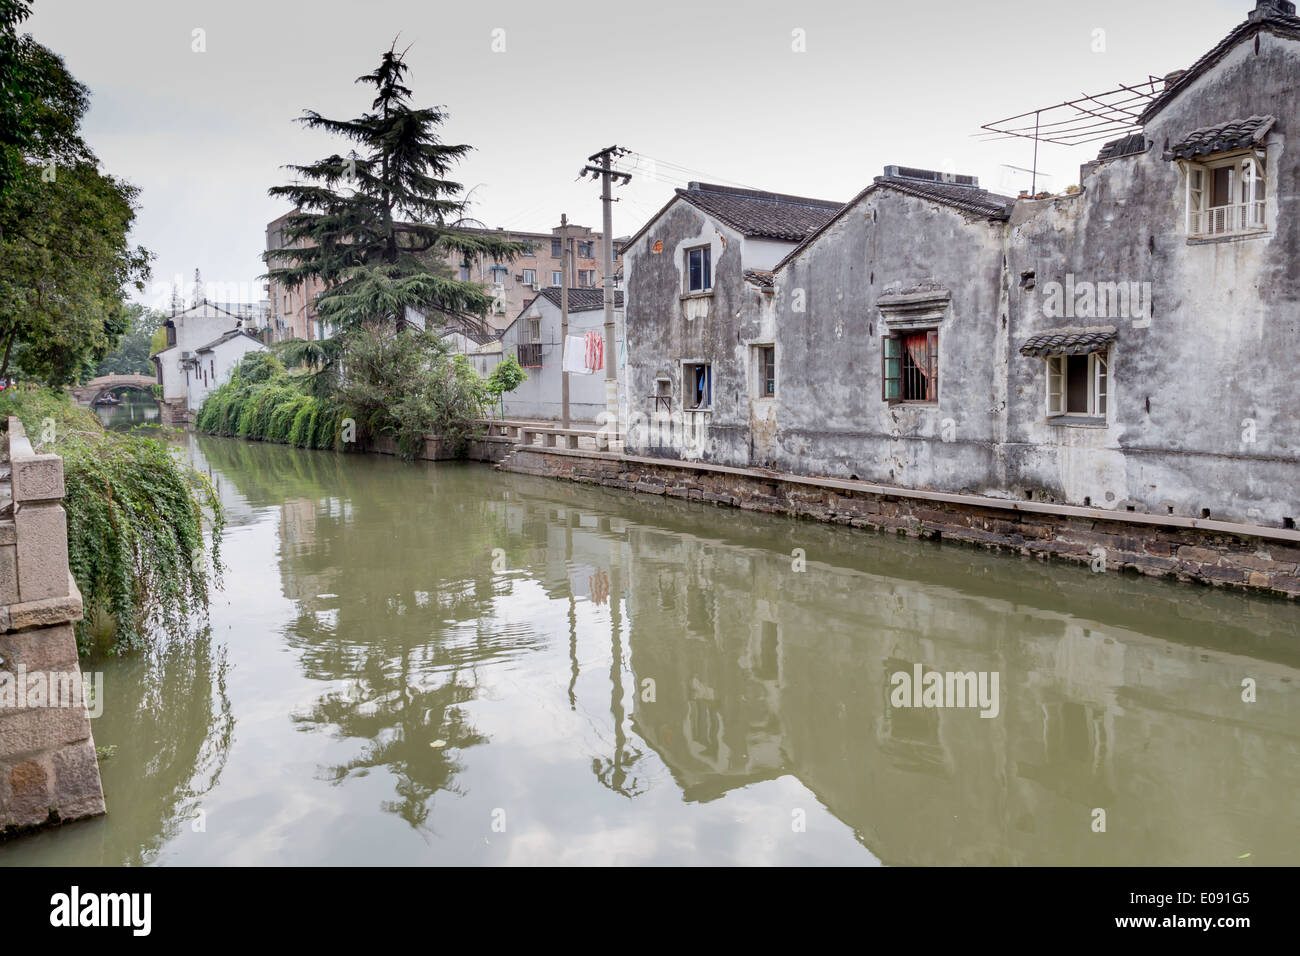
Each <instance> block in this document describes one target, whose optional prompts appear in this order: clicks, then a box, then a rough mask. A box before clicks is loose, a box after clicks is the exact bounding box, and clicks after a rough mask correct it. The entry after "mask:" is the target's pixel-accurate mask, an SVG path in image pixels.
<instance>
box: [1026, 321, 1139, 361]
mask: <svg viewBox="0 0 1300 956" xmlns="http://www.w3.org/2000/svg"><path fill="white" fill-rule="evenodd" d="M1117 334H1118V332H1117V330H1116V329H1115V326H1113V325H1094V326H1088V327H1086V328H1077V327H1076V328H1062V329H1049V330H1048V331H1046V332H1039V333H1038V334H1037V335H1031V336H1030V337H1029V338H1028V339H1026V340H1025V344H1024V345H1022V346H1020V354H1021V355H1028V356H1033V357H1037V358H1042V357H1043V356H1045V355H1087V354H1088V353H1089V352H1095V351H1097V350H1098V349H1100V348H1105V347H1106V346H1107V345H1109V344H1110V343H1111V342H1114V341H1115V338H1116V335H1117Z"/></svg>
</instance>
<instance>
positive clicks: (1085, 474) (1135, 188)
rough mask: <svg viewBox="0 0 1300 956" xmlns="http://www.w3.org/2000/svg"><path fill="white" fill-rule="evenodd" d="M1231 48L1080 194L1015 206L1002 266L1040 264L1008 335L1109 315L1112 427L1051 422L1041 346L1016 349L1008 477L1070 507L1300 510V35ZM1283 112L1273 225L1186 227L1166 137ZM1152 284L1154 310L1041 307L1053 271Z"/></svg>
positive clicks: (1020, 268)
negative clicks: (1128, 312) (1223, 233)
mask: <svg viewBox="0 0 1300 956" xmlns="http://www.w3.org/2000/svg"><path fill="white" fill-rule="evenodd" d="M1258 39H1259V47H1258V52H1257V51H1256V48H1255V43H1254V41H1253V40H1247V41H1246V42H1243V43H1241V44H1240V45H1238V46H1237V47H1236V48H1234V49H1233V50H1232V51H1231V52H1230V53H1229V54H1228V55H1227V57H1226V58H1225V59H1224V60H1223V61H1222V62H1221V63H1220V64H1219V65H1217V66H1216V67H1215V68H1214V69H1213V70H1211V71H1210V72H1208V73H1207V74H1205V75H1203V76H1201V77H1200V78H1198V79H1196V80H1195V81H1193V82H1192V83H1191V84H1190V86H1189V87H1188V88H1187V89H1186V90H1184V91H1183V92H1182V93H1181V94H1180V95H1179V96H1177V97H1176V98H1174V99H1173V100H1171V101H1170V102H1169V104H1168V105H1167V106H1165V107H1164V108H1163V109H1161V110H1160V111H1159V112H1158V113H1156V114H1155V116H1154V117H1152V118H1151V120H1150V121H1149V122H1148V124H1147V126H1146V128H1145V136H1146V139H1147V140H1148V142H1149V143H1150V144H1151V146H1150V148H1149V149H1148V150H1147V151H1146V152H1145V153H1142V154H1139V155H1136V156H1130V157H1125V158H1122V159H1116V160H1112V161H1109V162H1106V163H1103V164H1089V166H1086V167H1085V169H1084V176H1083V181H1082V185H1083V187H1084V191H1083V193H1082V194H1081V195H1080V196H1078V197H1073V198H1065V199H1058V200H1044V201H1040V202H1031V203H1019V204H1018V205H1017V208H1016V215H1015V218H1014V219H1013V221H1012V224H1011V229H1010V232H1009V235H1008V267H1007V268H1008V272H1009V274H1010V276H1012V277H1014V278H1015V279H1017V280H1018V277H1019V276H1020V275H1021V274H1022V273H1023V272H1026V271H1033V272H1034V273H1035V276H1034V283H1035V286H1036V288H1035V289H1033V290H1023V289H1020V288H1019V284H1018V281H1017V284H1016V287H1015V291H1013V293H1012V294H1011V297H1010V302H1009V319H1010V328H1011V341H1012V344H1013V345H1018V344H1019V343H1020V342H1022V341H1023V340H1024V339H1025V338H1027V337H1028V336H1029V335H1031V334H1033V333H1034V332H1037V331H1041V330H1042V329H1044V328H1048V327H1051V326H1055V325H1069V324H1073V325H1098V324H1113V325H1115V326H1116V327H1117V328H1118V335H1119V337H1118V340H1117V342H1116V344H1115V346H1114V347H1113V348H1112V350H1111V351H1112V377H1111V382H1112V394H1111V402H1112V408H1111V415H1110V420H1109V422H1108V423H1107V426H1106V427H1105V428H1104V429H1080V428H1063V427H1054V426H1050V425H1048V424H1046V422H1045V416H1044V412H1043V401H1044V400H1043V393H1044V388H1045V385H1044V374H1045V372H1044V368H1043V365H1044V363H1043V361H1042V360H1041V359H1027V358H1022V357H1020V356H1018V355H1014V353H1013V357H1012V361H1011V364H1010V370H1009V371H1010V374H1009V381H1008V389H1007V393H1008V394H1007V398H1008V413H1007V418H1008V431H1009V433H1008V441H1007V445H1006V446H1005V450H1004V451H1005V455H1006V460H1007V473H1008V475H1010V476H1012V479H1013V483H1015V484H1018V485H1020V486H1021V487H1023V488H1025V489H1031V488H1037V489H1040V490H1041V492H1042V493H1045V494H1047V495H1051V496H1055V497H1056V498H1058V499H1059V500H1062V501H1069V502H1072V503H1077V502H1081V501H1082V500H1083V499H1084V497H1085V496H1086V497H1089V498H1091V500H1092V502H1093V503H1094V504H1098V505H1102V506H1104V507H1120V508H1124V507H1129V506H1132V507H1134V508H1135V509H1136V510H1146V511H1150V512H1155V513H1161V514H1169V513H1172V514H1176V515H1199V514H1201V512H1202V510H1208V511H1209V512H1210V513H1211V515H1212V516H1213V517H1216V518H1219V517H1222V518H1225V519H1227V520H1234V521H1252V522H1258V523H1262V524H1267V525H1272V526H1278V525H1281V524H1282V523H1283V521H1284V520H1285V519H1286V518H1294V517H1297V512H1300V469H1298V468H1297V466H1298V465H1300V458H1298V457H1297V455H1298V454H1300V393H1297V390H1296V387H1295V369H1296V368H1297V366H1300V337H1298V336H1297V333H1298V332H1300V309H1298V308H1297V306H1298V305H1300V276H1297V274H1296V271H1295V263H1296V260H1297V256H1298V255H1300V193H1297V190H1296V172H1297V158H1296V153H1297V151H1296V149H1295V148H1294V145H1293V144H1292V142H1291V141H1292V140H1293V139H1294V136H1292V135H1291V133H1292V132H1294V130H1293V127H1294V124H1295V118H1296V117H1297V116H1300V102H1298V101H1297V84H1298V82H1300V80H1298V78H1300V43H1297V42H1296V41H1294V40H1284V39H1279V38H1277V37H1275V36H1272V35H1271V34H1268V33H1262V34H1260V35H1259V38H1258ZM1263 114H1272V115H1273V116H1275V117H1277V118H1278V124H1277V126H1276V127H1275V128H1274V129H1273V131H1272V132H1271V133H1270V134H1269V135H1268V137H1267V140H1266V143H1265V145H1266V149H1267V160H1266V189H1265V198H1266V201H1267V205H1266V215H1267V222H1268V224H1269V228H1268V230H1267V231H1266V232H1264V233H1263V234H1260V235H1257V236H1251V237H1232V238H1222V239H1216V240H1209V241H1206V240H1195V239H1191V240H1189V239H1188V238H1187V236H1186V234H1185V233H1186V230H1185V226H1184V192H1185V189H1184V178H1183V173H1182V172H1181V170H1180V169H1179V167H1178V165H1177V164H1176V163H1174V162H1172V161H1168V160H1165V159H1164V158H1163V156H1162V154H1163V152H1164V150H1165V149H1166V148H1167V147H1169V146H1171V145H1173V144H1175V143H1178V142H1179V141H1181V140H1182V139H1183V138H1185V137H1186V136H1187V134H1188V133H1190V132H1192V131H1193V130H1196V129H1198V128H1201V127H1204V126H1209V125H1216V124H1219V123H1224V122H1228V121H1235V120H1242V119H1246V118H1248V117H1250V116H1254V115H1263ZM1070 274H1073V275H1074V276H1075V279H1076V282H1077V281H1088V282H1093V283H1101V282H1127V283H1139V285H1140V284H1143V283H1149V284H1150V297H1151V302H1152V309H1151V315H1150V320H1149V323H1147V322H1146V321H1145V320H1144V318H1143V317H1141V316H1139V317H1137V318H1136V319H1135V318H1134V317H1133V316H1128V317H1125V316H1119V317H1118V318H1115V317H1097V318H1089V317H1087V316H1083V317H1078V318H1075V319H1073V320H1060V319H1055V318H1050V317H1047V316H1045V315H1044V314H1043V313H1044V308H1043V306H1044V303H1045V299H1044V294H1043V290H1044V287H1045V284H1047V283H1050V282H1058V283H1064V282H1065V281H1066V277H1067V275H1070Z"/></svg>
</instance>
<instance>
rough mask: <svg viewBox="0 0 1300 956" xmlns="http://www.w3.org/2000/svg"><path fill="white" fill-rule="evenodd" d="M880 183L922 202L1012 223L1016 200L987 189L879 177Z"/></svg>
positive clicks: (877, 180) (877, 178)
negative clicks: (916, 197)
mask: <svg viewBox="0 0 1300 956" xmlns="http://www.w3.org/2000/svg"><path fill="white" fill-rule="evenodd" d="M876 182H877V183H878V184H879V185H882V186H888V187H889V188H890V189H897V190H898V191H899V192H904V193H907V194H909V195H912V196H918V197H920V198H921V199H932V200H934V201H935V202H939V203H943V204H944V205H946V206H952V207H954V208H956V209H962V210H964V211H966V212H971V213H975V214H976V215H980V216H986V217H988V218H989V219H1009V218H1010V217H1011V207H1012V206H1014V205H1015V203H1016V200H1015V198H1014V197H1012V196H999V195H998V194H996V193H991V192H989V191H988V190H987V189H979V188H977V187H972V186H959V185H957V184H955V183H928V182H922V181H921V180H917V179H901V178H899V179H895V178H894V177H892V176H877V177H876Z"/></svg>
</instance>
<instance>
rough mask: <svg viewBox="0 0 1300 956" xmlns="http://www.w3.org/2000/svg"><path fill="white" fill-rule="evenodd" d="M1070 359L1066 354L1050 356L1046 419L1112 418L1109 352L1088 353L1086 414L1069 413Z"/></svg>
mask: <svg viewBox="0 0 1300 956" xmlns="http://www.w3.org/2000/svg"><path fill="white" fill-rule="evenodd" d="M1069 357H1070V356H1068V355H1065V354H1057V355H1048V356H1046V357H1045V358H1046V362H1047V406H1046V407H1047V417H1048V418H1049V419H1053V418H1095V419H1102V420H1106V421H1108V420H1109V419H1110V404H1111V403H1110V380H1111V377H1112V376H1111V370H1110V350H1109V349H1101V350H1098V351H1096V352H1089V353H1088V410H1087V411H1084V412H1067V411H1066V410H1065V405H1066V400H1067V398H1068V396H1069V394H1070V383H1069V364H1068V362H1067V361H1066V360H1067V359H1068V358H1069Z"/></svg>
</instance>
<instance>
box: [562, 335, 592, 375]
mask: <svg viewBox="0 0 1300 956" xmlns="http://www.w3.org/2000/svg"><path fill="white" fill-rule="evenodd" d="M564 371H566V372H570V373H572V374H574V375H590V374H591V369H589V368H587V340H586V337H585V336H581V335H569V336H566V337H565V339H564Z"/></svg>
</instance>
